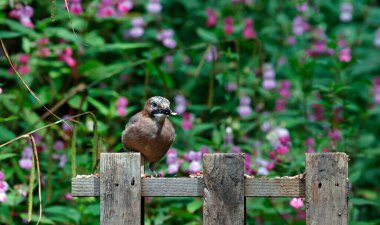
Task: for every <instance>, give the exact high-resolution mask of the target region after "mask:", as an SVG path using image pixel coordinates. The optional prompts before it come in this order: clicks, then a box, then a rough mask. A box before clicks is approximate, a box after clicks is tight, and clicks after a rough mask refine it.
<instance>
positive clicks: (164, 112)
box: [121, 96, 176, 176]
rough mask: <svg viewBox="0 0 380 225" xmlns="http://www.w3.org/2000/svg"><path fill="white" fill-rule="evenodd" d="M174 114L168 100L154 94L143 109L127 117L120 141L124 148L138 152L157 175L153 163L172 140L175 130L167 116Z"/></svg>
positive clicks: (164, 152) (159, 157) (162, 155)
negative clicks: (129, 117)
mask: <svg viewBox="0 0 380 225" xmlns="http://www.w3.org/2000/svg"><path fill="white" fill-rule="evenodd" d="M170 115H176V113H175V112H173V111H172V110H171V109H170V102H169V100H167V99H166V98H164V97H161V96H155V97H151V98H149V99H148V100H147V101H146V102H145V106H144V109H143V110H142V111H141V112H139V113H137V114H136V115H134V116H133V117H132V118H131V119H129V121H128V123H127V125H126V126H125V130H124V131H123V134H122V137H121V141H122V143H123V147H124V149H125V150H130V151H137V152H140V153H141V154H142V155H143V156H144V158H145V160H147V161H148V162H149V163H150V164H149V169H150V170H151V171H152V172H153V173H154V175H155V176H157V173H156V171H155V170H154V163H156V162H158V161H159V160H160V159H162V157H164V155H165V154H166V152H167V151H168V150H169V148H170V145H171V144H172V143H173V141H174V137H175V131H174V127H173V124H172V123H171V122H170V120H169V119H168V117H169V116H170Z"/></svg>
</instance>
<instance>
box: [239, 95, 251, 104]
mask: <svg viewBox="0 0 380 225" xmlns="http://www.w3.org/2000/svg"><path fill="white" fill-rule="evenodd" d="M239 103H240V105H250V104H251V99H250V98H249V97H248V96H242V97H240V98H239Z"/></svg>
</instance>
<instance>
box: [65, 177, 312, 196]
mask: <svg viewBox="0 0 380 225" xmlns="http://www.w3.org/2000/svg"><path fill="white" fill-rule="evenodd" d="M302 177H303V176H302V175H301V176H299V177H297V176H296V177H295V178H289V177H284V178H245V179H244V189H245V197H301V198H303V197H305V179H304V178H302ZM99 180H100V179H99V177H86V178H85V177H83V178H73V179H72V195H73V196H74V197H91V196H96V197H97V196H99V194H100V186H99ZM203 185H204V182H203V178H141V196H144V197H202V196H203V188H204V187H203Z"/></svg>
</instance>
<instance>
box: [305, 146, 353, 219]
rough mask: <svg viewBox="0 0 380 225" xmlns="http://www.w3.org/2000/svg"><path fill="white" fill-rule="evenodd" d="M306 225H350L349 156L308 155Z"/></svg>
mask: <svg viewBox="0 0 380 225" xmlns="http://www.w3.org/2000/svg"><path fill="white" fill-rule="evenodd" d="M306 174H307V175H306V184H305V185H306V186H305V187H306V224H307V225H316V224H318V225H331V224H334V225H347V224H348V221H347V220H348V216H347V215H348V208H347V207H348V193H347V175H348V156H347V155H346V154H345V153H323V154H306Z"/></svg>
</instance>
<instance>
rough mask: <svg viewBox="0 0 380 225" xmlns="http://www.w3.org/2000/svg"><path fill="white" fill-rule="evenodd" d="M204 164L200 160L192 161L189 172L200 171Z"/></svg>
mask: <svg viewBox="0 0 380 225" xmlns="http://www.w3.org/2000/svg"><path fill="white" fill-rule="evenodd" d="M201 169H202V165H201V162H200V161H192V162H191V163H190V165H189V172H190V173H198V172H201Z"/></svg>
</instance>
